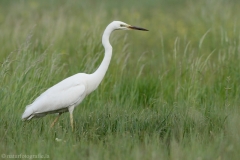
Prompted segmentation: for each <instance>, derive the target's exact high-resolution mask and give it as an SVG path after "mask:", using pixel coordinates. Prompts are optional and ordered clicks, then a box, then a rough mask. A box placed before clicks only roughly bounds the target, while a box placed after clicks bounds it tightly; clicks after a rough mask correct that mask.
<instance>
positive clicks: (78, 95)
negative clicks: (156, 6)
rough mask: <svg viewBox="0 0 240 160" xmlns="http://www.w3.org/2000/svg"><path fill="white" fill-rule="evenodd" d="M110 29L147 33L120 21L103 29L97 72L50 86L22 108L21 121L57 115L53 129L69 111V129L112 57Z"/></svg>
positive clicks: (72, 77) (99, 81) (82, 74)
mask: <svg viewBox="0 0 240 160" xmlns="http://www.w3.org/2000/svg"><path fill="white" fill-rule="evenodd" d="M114 30H141V31H148V30H147V29H144V28H140V27H135V26H131V25H129V24H126V23H124V22H121V21H113V22H111V23H110V24H109V25H108V26H107V27H106V29H105V31H104V33H103V36H102V44H103V47H104V49H105V55H104V58H103V61H102V63H101V64H100V66H99V67H98V69H97V70H96V71H95V72H94V73H92V74H86V73H78V74H75V75H73V76H71V77H68V78H66V79H64V80H63V81H61V82H59V83H57V84H56V85H54V86H52V87H51V88H49V89H48V90H46V91H45V92H43V93H42V94H41V95H40V96H39V97H38V98H36V100H35V101H34V102H33V103H32V104H30V105H28V106H27V107H26V109H25V111H24V113H23V115H22V119H23V120H30V119H32V118H38V117H43V116H45V115H47V114H52V113H58V116H57V117H56V119H55V120H54V121H53V123H52V124H51V127H53V126H54V124H55V123H56V122H57V120H58V118H59V116H60V115H61V114H62V113H64V112H69V113H70V122H71V127H72V130H73V129H74V126H73V110H74V108H75V107H76V106H77V105H79V104H80V103H81V102H82V101H83V99H84V98H85V97H86V96H87V95H88V94H90V93H91V92H92V91H94V90H95V89H96V88H97V87H98V85H99V84H100V83H101V81H102V79H103V77H104V75H105V73H106V71H107V69H108V66H109V63H110V60H111V57H112V46H111V44H110V42H109V37H110V35H111V33H112V31H114Z"/></svg>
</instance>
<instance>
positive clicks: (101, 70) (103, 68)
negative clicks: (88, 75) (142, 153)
mask: <svg viewBox="0 0 240 160" xmlns="http://www.w3.org/2000/svg"><path fill="white" fill-rule="evenodd" d="M111 32H112V29H111V28H110V27H109V26H108V27H107V28H106V29H105V31H104V33H103V36H102V44H103V47H104V49H105V54H104V58H103V61H102V63H101V64H100V66H99V67H98V69H97V70H96V71H95V72H94V73H93V74H92V76H93V77H94V79H95V80H94V83H95V85H96V87H97V86H98V85H99V84H100V83H101V81H102V79H103V77H104V76H105V73H106V72H107V69H108V66H109V63H110V61H111V57H112V46H111V44H110V42H109V37H110V34H111Z"/></svg>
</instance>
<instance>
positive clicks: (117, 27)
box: [112, 21, 148, 31]
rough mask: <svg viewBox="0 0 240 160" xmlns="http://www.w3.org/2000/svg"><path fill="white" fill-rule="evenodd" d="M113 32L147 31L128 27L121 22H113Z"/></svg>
mask: <svg viewBox="0 0 240 160" xmlns="http://www.w3.org/2000/svg"><path fill="white" fill-rule="evenodd" d="M112 24H113V26H114V28H115V30H140V31H148V30H147V29H145V28H141V27H136V26H132V25H129V24H127V23H124V22H121V21H113V22H112Z"/></svg>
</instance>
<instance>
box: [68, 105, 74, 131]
mask: <svg viewBox="0 0 240 160" xmlns="http://www.w3.org/2000/svg"><path fill="white" fill-rule="evenodd" d="M68 110H69V113H70V122H71V127H72V131H74V125H73V110H74V106H71V107H69V108H68Z"/></svg>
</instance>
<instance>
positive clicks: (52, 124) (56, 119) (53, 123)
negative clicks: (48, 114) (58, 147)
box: [50, 113, 62, 128]
mask: <svg viewBox="0 0 240 160" xmlns="http://www.w3.org/2000/svg"><path fill="white" fill-rule="evenodd" d="M61 114H62V113H59V114H58V116H57V117H56V118H55V119H54V121H53V122H52V123H51V126H50V128H52V127H53V126H54V125H55V123H56V122H57V121H58V119H59V117H60V115H61Z"/></svg>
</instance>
